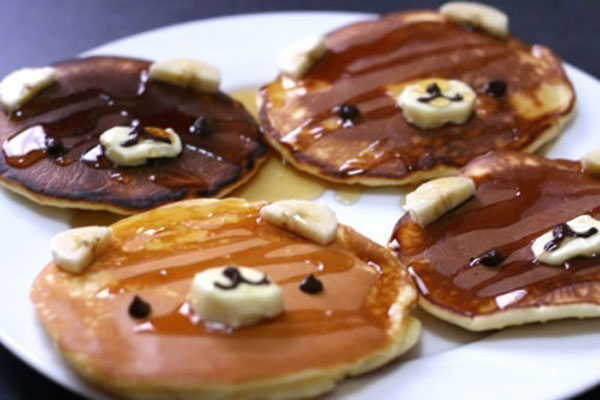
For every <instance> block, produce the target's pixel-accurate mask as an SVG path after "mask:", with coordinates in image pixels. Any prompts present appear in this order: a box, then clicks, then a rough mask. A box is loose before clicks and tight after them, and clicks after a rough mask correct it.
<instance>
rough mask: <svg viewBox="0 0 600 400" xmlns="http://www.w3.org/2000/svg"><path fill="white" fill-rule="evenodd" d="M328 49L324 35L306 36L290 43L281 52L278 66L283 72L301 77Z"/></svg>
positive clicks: (297, 77) (293, 76) (296, 77)
mask: <svg viewBox="0 0 600 400" xmlns="http://www.w3.org/2000/svg"><path fill="white" fill-rule="evenodd" d="M326 51H327V46H326V45H325V40H324V39H323V38H322V37H318V36H309V37H305V38H302V39H300V40H298V41H295V42H293V43H291V44H289V45H288V46H286V47H285V48H284V49H283V50H282V51H281V53H279V57H278V59H277V66H278V67H279V71H280V72H281V73H283V74H285V75H288V76H291V77H292V78H295V79H299V78H301V77H302V75H304V73H305V72H306V71H308V69H309V68H310V67H312V66H313V64H314V63H315V62H316V61H317V60H318V59H319V58H321V56H323V54H325V52H326Z"/></svg>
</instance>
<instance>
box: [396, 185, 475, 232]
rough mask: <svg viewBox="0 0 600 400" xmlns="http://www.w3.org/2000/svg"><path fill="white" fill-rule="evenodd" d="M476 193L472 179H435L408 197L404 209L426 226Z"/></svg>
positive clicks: (416, 220)
mask: <svg viewBox="0 0 600 400" xmlns="http://www.w3.org/2000/svg"><path fill="white" fill-rule="evenodd" d="M474 193H475V183H474V182H473V180H472V179H469V178H465V177H461V176H452V177H447V178H439V179H434V180H432V181H429V182H426V183H424V184H422V185H421V186H419V187H418V188H417V189H416V190H415V191H414V192H412V193H409V194H408V195H407V196H406V205H405V206H404V208H405V209H406V210H407V211H408V212H409V214H410V216H411V217H412V219H413V220H415V222H417V223H418V224H420V225H422V226H425V225H427V224H429V223H430V222H433V221H435V220H436V219H438V218H439V217H441V216H442V215H444V214H445V213H447V212H448V211H450V210H452V209H453V208H454V207H456V206H458V205H459V204H461V203H462V202H464V201H466V200H467V199H468V198H469V197H471V196H473V194H474Z"/></svg>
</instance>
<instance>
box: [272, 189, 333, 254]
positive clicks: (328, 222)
mask: <svg viewBox="0 0 600 400" xmlns="http://www.w3.org/2000/svg"><path fill="white" fill-rule="evenodd" d="M260 216H261V217H262V218H264V219H265V220H267V221H269V222H271V223H272V224H275V225H277V226H280V227H282V228H285V229H288V230H290V231H291V232H294V233H296V234H298V235H300V236H303V237H305V238H307V239H309V240H312V241H314V242H316V243H319V244H322V245H326V244H328V243H331V241H333V239H334V238H335V235H336V233H337V226H338V221H337V217H336V215H335V212H334V211H333V210H332V209H331V208H330V207H329V206H326V205H325V204H321V203H316V202H313V201H306V200H281V201H276V202H274V203H271V204H269V205H266V206H264V207H263V208H261V210H260Z"/></svg>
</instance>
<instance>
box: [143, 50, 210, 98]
mask: <svg viewBox="0 0 600 400" xmlns="http://www.w3.org/2000/svg"><path fill="white" fill-rule="evenodd" d="M148 75H149V77H150V79H153V80H156V81H161V82H166V83H170V84H172V85H177V86H182V87H189V88H192V89H195V90H198V91H201V92H216V91H218V90H219V86H221V72H220V71H219V70H218V69H217V68H216V67H214V66H212V65H210V64H208V63H206V62H204V61H200V60H195V59H193V58H173V59H169V60H162V61H157V62H155V63H153V64H152V65H150V69H149V70H148Z"/></svg>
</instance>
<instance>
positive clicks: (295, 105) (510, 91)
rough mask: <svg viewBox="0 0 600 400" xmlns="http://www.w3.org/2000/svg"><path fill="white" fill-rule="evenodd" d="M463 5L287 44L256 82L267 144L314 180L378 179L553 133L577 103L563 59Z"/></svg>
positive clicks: (450, 170)
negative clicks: (268, 73) (275, 70)
mask: <svg viewBox="0 0 600 400" xmlns="http://www.w3.org/2000/svg"><path fill="white" fill-rule="evenodd" d="M466 4H467V5H466V6H465V5H464V4H463V5H462V6H461V7H451V8H449V9H444V10H445V11H444V12H435V11H410V12H402V13H395V14H390V15H385V16H383V17H381V18H379V19H376V20H373V21H365V22H359V23H355V24H352V25H349V26H346V27H343V28H340V29H338V30H336V31H334V32H332V33H330V34H328V35H327V36H325V38H324V40H323V41H322V44H320V42H317V41H315V40H313V41H311V42H306V41H305V42H299V44H292V45H290V48H291V49H292V50H295V51H294V52H292V51H291V50H290V49H286V51H285V52H282V56H283V55H288V57H287V58H286V59H284V60H283V61H281V60H280V70H281V75H280V76H278V77H277V78H276V79H275V80H274V81H273V82H271V83H270V84H268V85H266V86H265V87H264V88H263V90H262V92H261V95H262V109H261V118H262V122H263V125H264V127H265V134H266V138H267V140H268V141H269V143H270V144H271V145H272V146H273V147H274V148H275V149H276V150H277V151H278V152H280V153H281V154H282V156H283V157H284V158H285V159H286V160H287V161H289V162H290V163H291V164H293V165H294V166H296V167H297V168H299V169H302V170H304V171H307V172H309V173H312V174H314V175H317V176H319V177H321V178H324V179H328V180H331V181H336V182H344V183H358V184H364V185H373V186H376V185H400V184H407V183H414V182H420V181H423V180H427V179H431V178H436V177H440V176H445V175H454V174H456V173H458V171H459V169H460V168H461V167H462V166H463V165H465V164H466V163H467V162H468V161H470V160H471V159H473V158H475V157H476V156H479V155H483V154H485V153H487V152H488V151H491V150H498V149H509V150H525V151H527V152H533V151H535V150H536V149H538V148H539V147H540V146H541V145H542V144H544V143H546V142H548V141H549V140H551V139H552V138H554V137H555V136H557V135H558V134H559V132H560V131H561V129H562V127H563V125H564V124H565V123H566V122H567V120H568V119H569V117H570V116H571V115H572V113H573V110H574V103H575V93H574V91H573V88H572V85H571V83H570V82H569V80H568V78H567V76H566V75H565V71H564V70H563V68H562V65H561V62H560V60H559V59H558V58H557V57H556V56H555V55H554V54H553V53H552V51H550V50H549V49H548V48H546V47H543V46H539V45H534V46H528V45H525V44H523V43H522V42H520V41H519V40H517V39H515V38H513V37H511V36H506V35H500V31H502V29H506V26H507V24H508V22H507V20H504V19H503V18H502V14H498V13H499V12H498V13H495V14H494V13H492V14H491V15H486V16H485V18H483V17H482V18H478V16H479V14H481V13H488V14H489V13H490V10H487V9H486V8H481V7H479V8H475V9H470V8H472V7H470V6H469V4H471V3H466ZM465 7H466V10H465ZM458 17H461V18H458ZM469 18H471V19H472V20H473V21H472V22H473V24H471V25H468V24H466V23H465V21H467V20H468V19H469ZM472 25H475V26H472ZM480 25H481V26H480ZM306 43H312V44H313V47H310V48H308V47H307V44H306ZM322 46H324V47H325V50H323V48H322ZM289 54H293V55H294V56H295V57H291V56H289ZM294 60H295V62H296V64H295V65H297V67H298V68H297V70H293V69H292V68H291V67H290V65H291V63H292V61H294ZM284 61H285V62H284ZM309 61H310V62H311V63H310V67H307V62H309Z"/></svg>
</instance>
